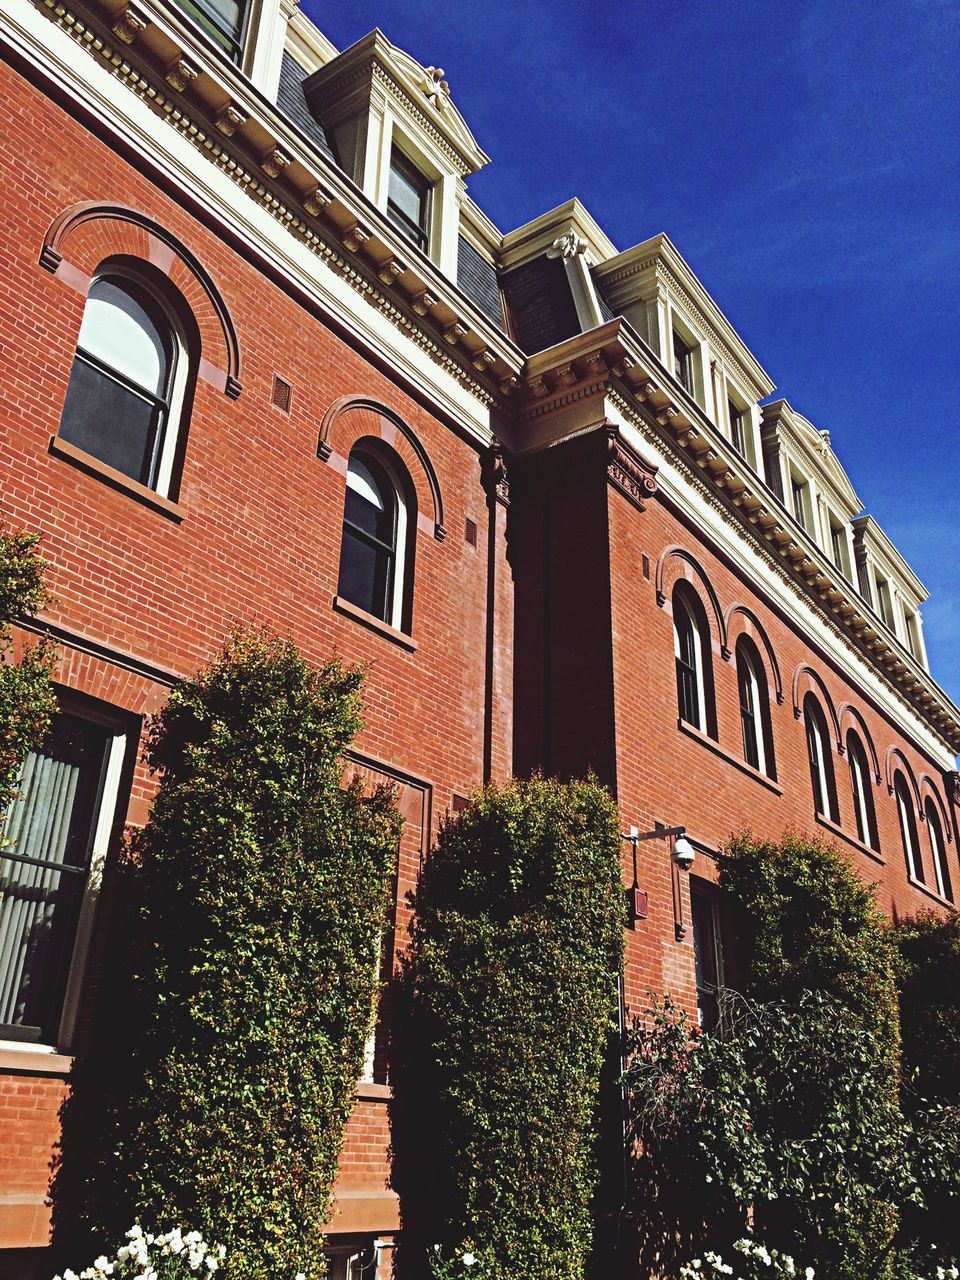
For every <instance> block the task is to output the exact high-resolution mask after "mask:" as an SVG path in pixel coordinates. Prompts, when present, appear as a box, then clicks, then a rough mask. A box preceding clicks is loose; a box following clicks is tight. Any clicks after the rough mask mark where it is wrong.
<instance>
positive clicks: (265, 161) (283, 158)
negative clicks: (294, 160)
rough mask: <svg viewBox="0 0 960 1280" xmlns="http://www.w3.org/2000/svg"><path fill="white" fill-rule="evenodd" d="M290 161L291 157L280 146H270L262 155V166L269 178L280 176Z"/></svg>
mask: <svg viewBox="0 0 960 1280" xmlns="http://www.w3.org/2000/svg"><path fill="white" fill-rule="evenodd" d="M289 163H290V157H289V156H288V155H285V154H284V153H283V152H282V151H281V150H280V148H279V147H269V148H268V149H267V150H266V151H265V152H264V153H263V155H262V156H261V157H260V168H261V169H262V170H263V172H264V173H265V174H266V175H267V177H268V178H279V176H280V174H281V173H282V172H283V170H284V169H286V167H287V165H288V164H289Z"/></svg>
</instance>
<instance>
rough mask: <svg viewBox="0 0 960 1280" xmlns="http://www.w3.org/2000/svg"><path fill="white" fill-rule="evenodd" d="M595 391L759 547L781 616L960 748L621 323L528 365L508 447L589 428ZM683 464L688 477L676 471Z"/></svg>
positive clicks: (853, 597)
mask: <svg viewBox="0 0 960 1280" xmlns="http://www.w3.org/2000/svg"><path fill="white" fill-rule="evenodd" d="M603 395H607V396H613V395H618V396H619V397H620V399H621V400H622V401H623V403H624V405H625V406H626V407H627V409H628V410H629V412H630V413H632V414H633V415H634V416H635V417H636V418H637V421H639V422H643V423H645V424H649V423H650V422H655V423H656V424H657V428H659V434H658V438H659V439H661V441H664V442H666V441H669V442H670V443H671V444H672V445H673V447H674V453H673V455H672V457H673V459H674V461H673V463H672V465H673V466H674V468H675V469H677V470H678V474H680V475H686V476H687V479H688V484H689V483H692V484H693V486H694V488H695V489H697V491H698V492H700V491H702V492H703V493H704V494H706V495H708V497H709V501H710V503H711V504H712V506H713V507H714V508H715V509H716V510H717V511H719V512H723V513H724V520H723V522H722V524H723V528H724V539H725V543H724V545H725V547H728V548H734V547H735V546H736V545H737V539H738V537H739V539H740V541H741V542H742V543H744V544H747V545H750V546H751V547H752V546H753V545H754V544H756V546H757V547H758V548H759V549H760V553H761V554H762V556H763V557H764V558H765V560H768V561H769V562H770V563H772V564H773V565H775V566H776V575H777V576H778V578H779V579H780V580H782V582H783V583H785V584H787V588H788V590H787V594H786V595H785V596H784V595H783V591H781V595H782V597H783V598H784V600H785V601H786V602H787V603H786V606H785V607H787V610H788V612H792V613H793V614H796V613H797V612H798V602H802V607H801V608H800V611H799V612H800V616H805V615H804V611H805V610H808V611H812V612H813V614H814V615H815V616H818V617H821V618H822V619H823V622H822V624H821V625H822V627H823V630H824V633H825V634H828V635H829V636H830V637H831V640H830V647H831V653H832V654H833V655H834V656H835V658H836V660H837V662H838V663H841V664H846V665H847V666H849V664H850V656H851V655H855V657H856V660H857V663H858V664H859V665H860V668H861V669H862V670H863V671H864V672H870V673H871V674H870V678H869V681H868V683H869V685H870V687H873V686H874V685H880V686H882V687H884V688H886V689H887V690H888V691H889V692H890V694H891V695H892V697H893V698H894V699H895V700H896V705H898V706H899V705H900V704H901V703H902V704H903V706H909V707H910V708H911V715H913V716H914V717H916V718H917V719H918V722H919V723H923V724H925V725H926V733H927V734H928V735H932V737H934V738H935V739H936V741H937V742H938V743H939V750H940V753H941V755H942V752H943V751H944V750H948V751H950V750H952V751H955V750H956V749H957V748H958V747H960V711H958V709H957V708H956V707H955V706H954V705H953V703H952V702H951V701H950V699H949V698H948V697H947V696H946V694H945V693H944V692H943V690H942V689H940V687H939V686H938V685H937V684H936V682H935V681H934V680H933V678H932V677H931V676H930V674H929V672H927V671H926V670H925V669H924V668H923V667H922V666H921V665H920V664H919V663H918V662H917V661H916V660H915V659H914V658H913V657H912V656H911V655H910V654H908V653H907V652H906V651H905V650H904V649H903V647H902V646H901V645H900V644H899V643H891V638H890V637H889V635H888V634H887V633H886V629H885V628H882V627H878V626H877V624H876V619H875V617H874V615H873V613H872V611H871V610H870V608H869V606H868V605H867V604H866V602H865V601H864V600H863V599H862V598H861V597H860V595H859V594H858V592H857V591H856V590H855V588H854V587H853V585H852V584H851V583H850V582H849V581H848V580H847V579H846V577H845V576H844V575H843V573H842V572H841V571H840V570H839V569H838V568H837V566H836V565H834V564H833V563H832V562H831V561H830V560H829V559H828V558H827V556H826V555H825V554H824V552H823V551H822V549H821V548H820V547H819V546H817V544H816V543H814V542H813V540H812V539H810V538H809V537H808V536H807V535H806V534H805V533H804V532H803V531H802V530H800V529H799V526H797V525H796V524H795V522H794V521H793V520H791V519H790V518H789V516H788V515H787V513H786V511H785V510H784V508H783V506H782V504H781V503H780V501H779V500H778V499H777V498H776V497H775V496H774V495H773V494H772V493H771V492H770V490H769V489H768V488H767V487H766V485H765V483H764V482H763V481H762V480H761V479H760V477H758V476H757V475H756V474H755V473H754V472H753V471H752V470H751V469H750V467H749V465H748V463H747V462H746V461H745V460H744V459H743V458H742V457H741V456H740V454H739V453H737V451H736V450H735V449H734V448H733V446H732V445H731V444H730V443H729V441H727V440H726V438H725V437H724V436H723V435H722V434H721V433H720V432H719V431H718V430H717V428H716V427H715V426H714V424H713V423H711V422H710V421H709V419H708V418H707V417H706V415H705V414H704V413H703V410H702V409H701V408H700V406H699V405H698V404H696V402H695V401H694V400H693V399H692V397H690V396H689V395H688V394H687V393H686V392H685V391H684V390H683V388H682V387H680V385H679V384H678V383H677V382H676V381H675V379H674V378H673V377H672V376H671V375H670V374H669V373H668V371H667V370H666V369H665V368H664V366H663V365H662V364H661V363H660V361H659V360H658V359H657V357H656V356H654V355H653V353H652V352H651V351H650V349H649V348H648V347H647V346H646V345H645V344H644V343H643V342H642V341H641V340H640V338H639V336H638V335H637V334H636V333H635V332H634V331H633V329H632V328H631V326H630V325H629V324H628V323H627V322H626V321H625V320H623V319H616V320H612V321H610V322H608V323H607V324H605V325H602V326H600V327H599V328H597V329H594V330H592V331H591V332H589V333H581V334H577V335H575V336H574V337H573V338H570V339H567V340H566V341H564V342H562V343H558V344H557V345H556V346H554V347H551V348H549V349H548V350H546V351H542V352H538V353H537V354H536V355H535V356H533V357H531V358H530V360H528V362H527V366H526V369H525V378H524V382H523V383H522V384H521V385H520V387H518V389H517V392H516V395H515V399H516V403H517V414H518V423H519V426H518V428H517V431H516V435H515V437H514V438H513V440H512V444H513V446H514V448H515V449H517V451H519V452H525V451H526V452H528V451H531V450H537V449H540V448H543V447H545V446H546V445H548V444H549V443H551V442H559V441H560V440H562V439H563V438H564V436H565V435H566V434H569V433H570V432H575V431H578V430H584V429H587V428H588V427H589V425H590V424H591V423H594V424H595V423H596V421H597V410H596V400H597V397H599V396H603ZM591 401H592V402H593V403H592V404H591ZM645 429H649V427H648V426H646V427H645ZM661 448H663V444H661ZM680 458H683V459H684V462H685V464H686V470H684V468H683V466H682V465H680V466H678V462H679V459H680ZM691 477H692V480H691ZM738 513H739V514H738ZM740 554H741V555H742V552H741V553H740ZM790 601H792V604H791V603H790ZM891 705H893V704H891ZM899 714H901V715H902V714H903V711H902V708H901V710H900V712H899Z"/></svg>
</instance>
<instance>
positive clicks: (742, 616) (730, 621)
mask: <svg viewBox="0 0 960 1280" xmlns="http://www.w3.org/2000/svg"><path fill="white" fill-rule="evenodd" d="M723 621H724V626H725V627H726V633H727V644H729V646H730V648H731V649H735V648H736V641H737V638H738V636H741V635H745V636H747V637H748V638H749V639H750V640H752V641H753V642H754V644H755V645H756V646H757V648H758V649H759V650H760V652H761V654H766V659H767V667H768V673H767V674H768V676H769V677H770V686H771V688H772V689H773V691H774V693H775V694H776V698H777V706H782V705H783V681H782V680H781V679H780V664H779V663H778V662H777V655H776V654H775V653H774V651H773V645H772V644H771V643H770V637H769V636H768V635H767V632H766V629H765V628H764V626H763V623H762V622H761V621H760V619H759V618H758V617H757V615H756V614H755V613H754V612H753V610H752V609H751V608H750V607H749V605H745V604H732V605H730V607H729V608H728V609H727V612H726V615H725V616H724V620H723Z"/></svg>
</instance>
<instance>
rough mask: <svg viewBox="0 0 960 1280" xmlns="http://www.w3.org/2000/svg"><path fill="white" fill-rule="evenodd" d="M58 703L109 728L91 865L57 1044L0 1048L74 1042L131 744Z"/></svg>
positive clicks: (8, 1043)
mask: <svg viewBox="0 0 960 1280" xmlns="http://www.w3.org/2000/svg"><path fill="white" fill-rule="evenodd" d="M60 701H61V705H60V707H59V711H60V712H62V713H63V714H64V715H69V716H73V717H74V718H75V719H78V720H88V721H90V722H91V723H93V724H99V725H103V726H104V727H106V728H107V729H108V730H110V731H111V732H110V735H109V737H108V740H107V747H106V760H105V763H104V770H103V778H102V784H101V788H100V799H99V803H98V806H97V811H96V814H95V816H94V819H93V828H94V830H93V840H92V842H91V846H90V865H89V867H88V868H87V877H86V882H85V884H84V888H83V896H82V898H81V902H80V910H79V913H78V916H77V924H76V929H75V931H74V937H73V949H72V953H71V956H70V960H69V964H68V968H67V981H66V986H65V988H64V996H63V1005H62V1007H61V1011H60V1023H59V1029H58V1032H57V1037H56V1043H55V1044H49V1043H46V1042H44V1041H42V1040H41V1041H34V1040H0V1048H3V1049H13V1050H19V1051H23V1052H34V1053H53V1052H56V1051H57V1050H62V1051H69V1049H70V1047H71V1045H72V1043H73V1038H74V1035H75V1033H76V1026H77V1018H78V1016H79V1012H80V1002H81V997H82V994H83V980H84V976H85V973H86V968H87V960H88V958H89V953H90V942H91V939H92V937H93V924H94V919H95V917H96V911H97V904H98V902H99V899H100V893H101V890H102V887H103V871H104V867H105V865H106V861H107V855H108V854H109V852H110V844H111V838H112V835H113V831H114V828H115V825H116V822H117V817H118V804H119V799H120V782H121V779H122V776H123V771H124V764H125V762H126V758H127V751H128V748H129V745H130V735H129V733H128V732H127V730H126V729H123V728H120V727H119V726H118V724H117V720H116V718H115V717H112V716H110V715H109V714H108V713H102V712H99V711H97V710H96V709H92V708H89V707H88V706H86V705H78V704H77V703H76V702H75V701H74V700H73V699H72V698H71V697H70V695H69V692H68V691H64V693H63V696H62V697H61V700H60Z"/></svg>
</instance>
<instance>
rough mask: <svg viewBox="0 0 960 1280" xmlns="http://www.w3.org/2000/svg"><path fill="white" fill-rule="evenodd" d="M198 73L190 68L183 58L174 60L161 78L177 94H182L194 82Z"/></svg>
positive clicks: (193, 68)
mask: <svg viewBox="0 0 960 1280" xmlns="http://www.w3.org/2000/svg"><path fill="white" fill-rule="evenodd" d="M199 74H200V72H199V71H198V70H197V69H196V67H192V66H191V65H190V63H189V62H187V61H186V59H185V58H174V60H173V61H172V62H171V63H170V65H169V66H168V67H167V69H166V71H165V72H164V73H163V78H164V80H166V82H167V84H168V85H169V86H170V88H171V89H176V90H177V92H178V93H182V92H183V91H184V89H186V87H187V85H188V84H190V83H191V81H193V80H196V78H197V76H198V75H199Z"/></svg>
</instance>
